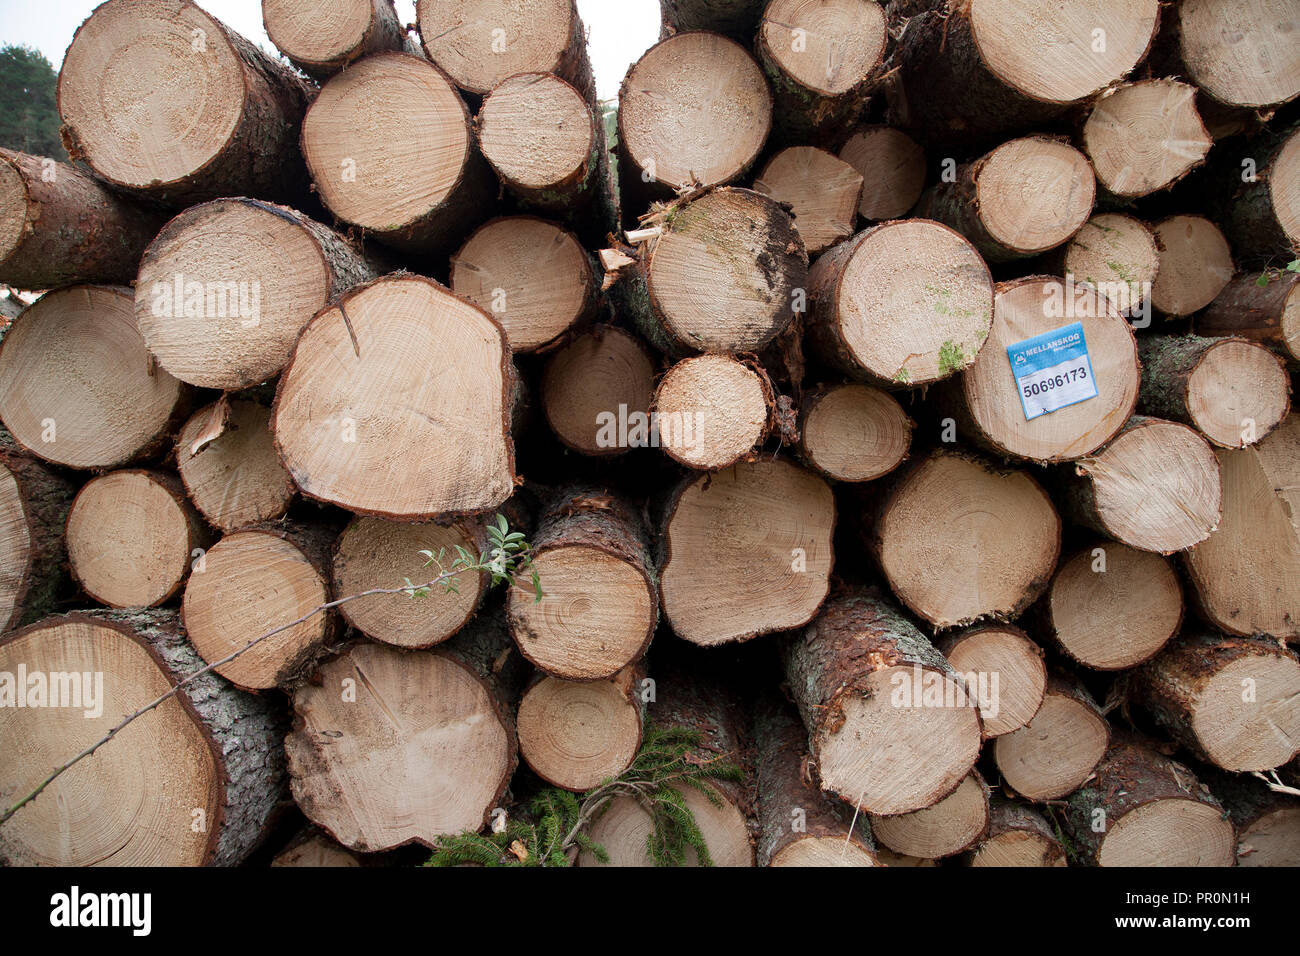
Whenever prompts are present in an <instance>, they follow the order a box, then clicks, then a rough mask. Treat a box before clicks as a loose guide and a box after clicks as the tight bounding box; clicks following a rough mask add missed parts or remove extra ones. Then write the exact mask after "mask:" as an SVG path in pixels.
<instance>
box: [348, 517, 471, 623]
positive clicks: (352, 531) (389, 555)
mask: <svg viewBox="0 0 1300 956" xmlns="http://www.w3.org/2000/svg"><path fill="white" fill-rule="evenodd" d="M458 547H460V548H464V549H465V550H466V551H468V552H470V553H471V554H473V555H474V556H475V557H477V556H478V555H480V554H482V553H484V552H485V551H487V550H488V547H489V541H488V537H487V532H486V529H485V528H484V526H483V522H482V521H481V520H477V519H466V520H462V521H456V522H452V523H449V524H406V523H399V522H396V521H385V520H384V519H383V518H371V517H366V516H357V517H355V518H353V519H352V521H351V522H349V524H348V526H347V528H345V529H344V531H343V533H342V534H341V535H339V538H338V541H337V542H336V544H335V546H334V560H333V581H334V593H335V594H338V595H339V596H344V595H349V594H358V593H360V592H362V591H368V590H370V589H371V588H394V587H400V586H401V584H402V583H403V582H404V581H407V580H409V581H411V582H412V583H413V584H423V583H424V582H425V581H429V580H431V579H432V578H433V577H434V576H435V575H437V574H438V569H437V568H436V567H433V566H431V565H430V564H429V563H428V559H427V558H426V557H425V556H424V555H423V554H421V553H420V552H422V551H431V552H432V553H433V554H434V555H438V554H440V553H443V552H444V551H445V553H443V556H442V558H441V561H442V564H443V565H444V566H450V565H451V562H453V561H455V560H456V555H457V553H458V552H457V551H456V549H457V548H458ZM455 585H456V589H455V590H454V591H444V590H443V589H442V588H441V587H436V588H434V589H432V591H431V592H430V594H429V595H428V596H427V597H424V598H419V599H416V600H412V599H411V597H410V596H409V595H407V594H376V595H372V596H370V597H364V598H361V599H359V600H356V601H349V602H348V603H347V604H344V605H343V606H342V607H340V608H339V610H340V611H341V612H342V614H343V617H344V619H346V620H347V622H348V623H349V624H351V625H352V626H353V627H355V628H356V629H357V630H358V631H360V632H361V633H363V634H365V635H366V636H367V637H369V638H371V639H372V640H376V641H382V642H383V643H385V644H392V645H393V646H394V647H404V648H408V649H417V648H426V647H432V646H434V645H435V644H440V643H441V642H443V641H445V640H447V639H448V638H449V637H451V636H452V635H453V634H455V633H456V632H457V631H459V630H460V629H461V628H462V627H464V626H465V624H466V623H467V622H468V621H469V619H470V618H471V617H473V616H474V614H475V613H477V611H478V609H479V607H480V606H481V605H482V603H483V600H484V598H486V597H487V592H488V588H489V587H490V580H489V578H488V575H487V573H486V572H483V571H479V572H476V573H474V574H470V573H468V572H462V573H461V574H459V575H457V577H456V582H455Z"/></svg>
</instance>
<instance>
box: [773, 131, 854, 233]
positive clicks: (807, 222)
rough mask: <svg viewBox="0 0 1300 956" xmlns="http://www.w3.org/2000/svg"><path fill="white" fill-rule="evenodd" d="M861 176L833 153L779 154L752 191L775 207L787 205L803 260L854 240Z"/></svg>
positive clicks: (797, 149) (796, 150)
mask: <svg viewBox="0 0 1300 956" xmlns="http://www.w3.org/2000/svg"><path fill="white" fill-rule="evenodd" d="M862 179H863V177H862V174H861V173H860V172H858V171H857V170H856V169H854V168H853V167H852V166H851V165H850V164H849V163H847V162H845V161H844V160H842V159H837V158H836V157H835V155H834V154H833V153H828V152H826V151H825V150H821V149H816V148H814V147H812V146H791V147H790V148H789V149H783V150H781V152H779V153H777V154H776V155H775V156H773V157H772V158H771V159H770V160H768V162H767V165H766V166H764V167H763V170H762V172H760V173H759V174H758V178H757V179H755V180H754V189H755V190H756V191H757V192H760V193H763V194H764V195H767V196H771V197H772V198H773V199H775V200H776V201H777V202H781V203H788V204H789V205H790V207H791V210H792V211H793V213H794V227H795V229H797V230H798V232H799V235H800V236H802V237H803V242H804V247H805V248H806V249H807V250H808V255H810V256H815V255H816V254H817V253H819V252H821V251H822V250H823V249H828V248H830V247H831V246H833V245H835V243H837V242H840V241H841V240H844V239H847V238H848V237H849V236H851V235H852V234H853V225H854V223H855V222H856V218H857V210H858V201H859V197H860V195H861V193H862Z"/></svg>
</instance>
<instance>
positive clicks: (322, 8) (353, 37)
mask: <svg viewBox="0 0 1300 956" xmlns="http://www.w3.org/2000/svg"><path fill="white" fill-rule="evenodd" d="M262 23H263V25H264V26H265V27H266V35H267V37H269V38H270V40H271V42H272V43H274V44H275V46H276V49H278V50H279V51H280V52H281V53H283V54H284V55H285V56H287V57H288V58H289V59H290V60H291V61H292V62H293V64H294V66H296V67H298V68H299V69H300V70H302V71H303V72H304V73H307V74H309V75H311V76H314V77H317V78H319V79H324V78H325V77H328V76H332V75H333V74H335V73H337V72H338V71H339V70H341V69H343V68H344V67H346V66H348V65H349V64H351V63H352V62H353V61H355V60H358V59H360V58H361V57H363V56H367V55H369V54H371V53H378V52H380V51H381V50H403V49H406V29H405V28H404V27H403V26H402V21H401V20H400V19H399V18H398V16H397V10H396V9H395V8H394V6H393V0H262Z"/></svg>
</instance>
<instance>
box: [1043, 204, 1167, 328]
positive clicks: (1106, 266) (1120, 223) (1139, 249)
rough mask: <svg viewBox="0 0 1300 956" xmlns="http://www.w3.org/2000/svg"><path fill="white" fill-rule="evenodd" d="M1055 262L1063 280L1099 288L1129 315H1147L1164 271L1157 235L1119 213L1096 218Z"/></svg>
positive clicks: (1121, 312)
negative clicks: (1156, 282)
mask: <svg viewBox="0 0 1300 956" xmlns="http://www.w3.org/2000/svg"><path fill="white" fill-rule="evenodd" d="M1049 258H1050V259H1052V260H1053V261H1054V264H1055V265H1056V266H1057V267H1058V268H1057V270H1056V271H1059V273H1060V274H1061V275H1063V276H1065V277H1067V278H1070V279H1073V280H1074V281H1075V282H1085V283H1087V284H1088V285H1090V286H1093V287H1094V288H1095V289H1097V291H1099V292H1101V293H1102V295H1104V296H1106V298H1108V299H1110V301H1111V303H1112V304H1113V305H1114V306H1115V308H1116V310H1118V311H1119V313H1120V315H1124V316H1130V315H1140V314H1144V313H1145V312H1146V310H1147V307H1148V306H1149V305H1150V301H1151V290H1152V285H1153V283H1154V282H1155V281H1156V275H1157V270H1158V269H1159V268H1160V250H1159V247H1158V246H1157V245H1156V238H1155V235H1154V233H1152V231H1151V230H1150V229H1149V228H1147V226H1146V225H1145V224H1144V223H1142V222H1141V221H1140V220H1138V219H1134V218H1133V217H1132V216H1128V215H1124V214H1123V213H1113V212H1109V213H1102V214H1101V215H1098V216H1093V217H1092V218H1091V219H1089V220H1088V221H1087V222H1086V223H1084V224H1083V228H1082V229H1080V230H1079V231H1078V233H1076V234H1075V236H1074V238H1073V239H1071V240H1070V241H1069V242H1068V243H1066V244H1065V245H1064V246H1062V247H1060V249H1059V250H1058V251H1057V252H1055V253H1052V254H1051V256H1049Z"/></svg>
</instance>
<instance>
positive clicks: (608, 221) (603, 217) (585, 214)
mask: <svg viewBox="0 0 1300 956" xmlns="http://www.w3.org/2000/svg"><path fill="white" fill-rule="evenodd" d="M474 128H475V130H476V132H477V134H478V144H479V148H480V149H482V151H483V157H484V159H486V160H487V161H488V164H489V165H490V166H491V167H492V169H493V171H494V172H496V174H497V178H498V179H500V180H501V185H502V186H504V187H505V188H506V189H507V190H508V191H509V192H510V193H511V194H512V195H514V196H515V198H516V199H518V200H519V202H520V204H521V205H522V206H523V207H524V208H526V209H532V210H535V211H537V212H539V213H541V214H542V215H546V216H553V217H556V218H562V219H563V220H564V221H565V222H566V223H568V224H569V225H570V226H572V227H573V228H574V229H575V230H576V231H578V232H579V233H580V234H582V235H583V236H584V237H590V239H591V240H592V241H593V242H594V243H597V244H598V243H600V242H603V241H604V239H605V236H606V234H607V233H608V232H609V231H610V230H613V229H617V221H618V216H617V211H616V210H615V209H614V203H613V196H614V193H613V190H612V188H611V183H610V169H609V156H608V151H607V149H606V145H605V127H604V124H603V123H602V122H601V121H600V117H599V116H598V114H597V113H596V111H595V110H594V109H593V107H592V105H591V104H590V103H588V102H587V101H586V100H585V99H584V98H583V96H582V94H581V93H579V92H578V91H577V90H576V89H574V87H573V86H571V85H570V84H568V83H566V82H565V81H564V80H562V79H560V78H559V77H558V76H555V75H554V74H553V73H520V74H517V75H515V76H511V77H509V78H507V79H505V80H503V81H501V82H500V83H499V84H497V85H496V86H494V87H493V88H492V92H491V93H489V94H488V95H487V96H486V97H485V98H484V100H483V107H482V109H480V110H479V114H478V117H477V118H476V119H475V121H474Z"/></svg>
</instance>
